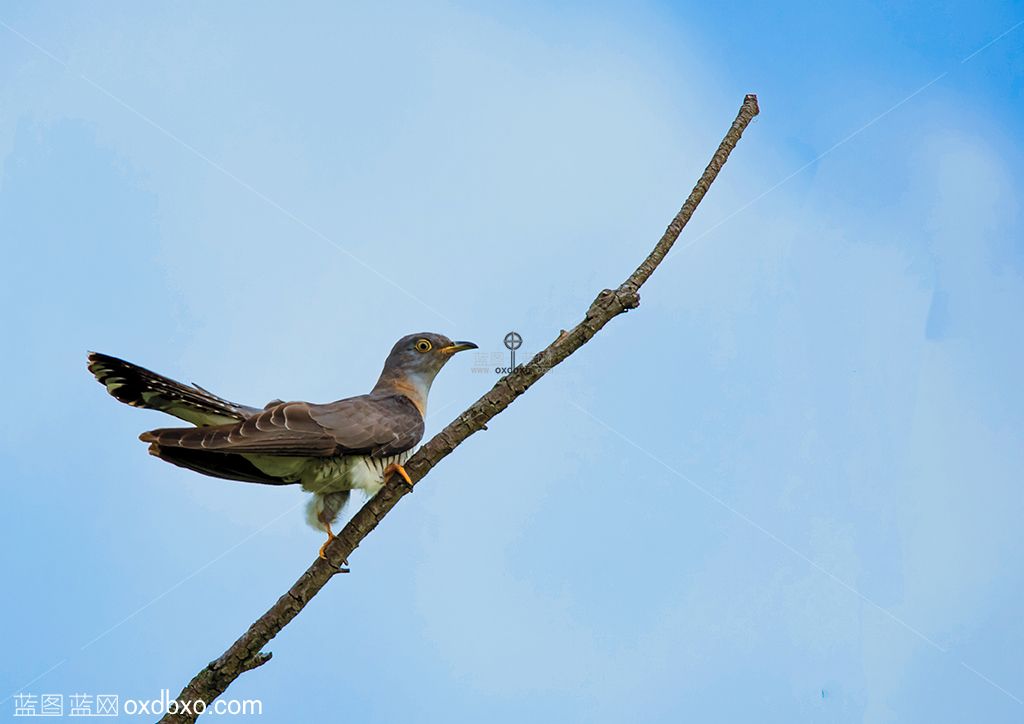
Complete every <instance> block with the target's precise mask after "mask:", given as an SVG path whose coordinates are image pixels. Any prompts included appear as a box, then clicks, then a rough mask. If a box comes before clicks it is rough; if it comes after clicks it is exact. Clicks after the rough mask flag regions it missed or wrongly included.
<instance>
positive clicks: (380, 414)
mask: <svg viewBox="0 0 1024 724" xmlns="http://www.w3.org/2000/svg"><path fill="white" fill-rule="evenodd" d="M310 413H311V414H312V416H313V419H314V420H316V421H317V423H319V424H320V425H322V426H323V427H324V429H326V430H329V431H330V433H331V435H332V436H333V437H334V439H335V440H336V441H337V443H338V448H339V449H340V450H341V451H342V452H348V453H353V454H356V453H362V454H366V455H375V456H379V457H386V456H389V455H397V454H398V453H402V452H405V451H406V450H411V449H412V448H414V447H415V446H416V444H417V443H418V442H419V441H420V440H421V439H422V438H423V429H424V426H423V416H422V415H421V414H420V412H419V410H418V409H416V405H414V404H413V403H412V401H411V400H410V399H409V398H408V397H405V396H404V395H363V396H361V397H352V398H349V399H347V400H341V401H339V402H332V403H330V404H328V405H317V406H316V407H314V408H313V409H312V410H311V411H310Z"/></svg>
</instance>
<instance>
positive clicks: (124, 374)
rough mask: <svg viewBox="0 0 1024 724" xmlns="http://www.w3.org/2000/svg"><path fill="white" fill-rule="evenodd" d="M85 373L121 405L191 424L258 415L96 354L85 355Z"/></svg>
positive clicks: (192, 387)
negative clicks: (156, 412)
mask: <svg viewBox="0 0 1024 724" xmlns="http://www.w3.org/2000/svg"><path fill="white" fill-rule="evenodd" d="M89 371H90V372H92V373H93V375H95V377H96V379H97V381H99V382H100V384H102V385H103V386H105V387H106V388H107V392H109V393H110V394H111V395H113V396H114V397H115V398H117V399H118V400H120V401H121V402H124V403H126V404H128V405H131V406H132V407H145V408H147V409H150V410H160V411H161V412H166V413H167V414H169V415H174V416H175V417H177V418H180V419H182V420H184V421H185V422H191V423H192V424H193V425H200V426H203V425H224V424H230V423H234V422H235V421H237V420H244V419H246V418H247V417H250V416H251V415H255V414H256V413H257V412H259V410H258V409H257V408H255V407H248V406H247V405H239V404H237V403H235V402H230V401H228V400H225V399H224V398H223V397H217V395H215V394H213V393H212V392H208V391H206V390H204V389H203V388H202V387H200V386H199V385H186V384H182V383H181V382H178V381H176V380H172V379H170V378H169V377H164V376H163V375H158V374H157V373H156V372H151V371H149V370H147V369H145V368H144V367H139V366H138V365H134V364H132V363H131V362H125V361H124V360H123V359H118V358H117V357H111V356H110V355H106V354H101V353H99V352H90V353H89Z"/></svg>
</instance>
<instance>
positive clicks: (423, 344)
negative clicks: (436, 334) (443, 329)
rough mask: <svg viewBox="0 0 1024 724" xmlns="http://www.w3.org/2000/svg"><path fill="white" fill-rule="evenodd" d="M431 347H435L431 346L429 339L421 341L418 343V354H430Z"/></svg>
mask: <svg viewBox="0 0 1024 724" xmlns="http://www.w3.org/2000/svg"><path fill="white" fill-rule="evenodd" d="M431 347H433V345H432V344H430V340H429V339H421V340H419V341H418V342H416V351H417V352H429V351H430V349H431Z"/></svg>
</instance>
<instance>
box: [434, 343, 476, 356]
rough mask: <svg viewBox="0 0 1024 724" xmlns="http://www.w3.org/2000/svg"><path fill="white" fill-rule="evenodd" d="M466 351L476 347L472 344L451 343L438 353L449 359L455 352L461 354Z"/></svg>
mask: <svg viewBox="0 0 1024 724" xmlns="http://www.w3.org/2000/svg"><path fill="white" fill-rule="evenodd" d="M467 349H477V346H476V345H475V344H473V343H472V342H452V343H451V344H450V345H448V346H447V347H442V348H441V349H439V350H438V351H439V352H440V353H441V354H443V355H445V356H448V357H450V356H451V355H453V354H455V353H456V352H462V351H464V350H467Z"/></svg>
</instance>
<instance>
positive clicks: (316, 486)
mask: <svg viewBox="0 0 1024 724" xmlns="http://www.w3.org/2000/svg"><path fill="white" fill-rule="evenodd" d="M412 453H413V451H412V450H406V451H405V452H403V453H399V454H398V455H389V456H388V457H383V458H380V457H373V456H370V455H338V456H335V457H330V458H314V459H312V460H310V461H309V463H308V464H307V465H306V466H305V468H304V470H303V471H302V477H301V482H302V487H303V489H304V490H308V491H309V492H311V493H321V494H323V493H336V492H340V491H343V490H362V491H364V492H365V493H366V497H368V498H371V497H373V496H374V495H376V494H377V491H379V490H380V489H381V488H382V487H383V486H384V470H385V469H386V468H387V467H388V465H391V464H392V463H394V464H396V465H403V464H404V463H405V461H406V460H408V459H409V458H410V457H412Z"/></svg>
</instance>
